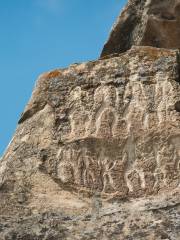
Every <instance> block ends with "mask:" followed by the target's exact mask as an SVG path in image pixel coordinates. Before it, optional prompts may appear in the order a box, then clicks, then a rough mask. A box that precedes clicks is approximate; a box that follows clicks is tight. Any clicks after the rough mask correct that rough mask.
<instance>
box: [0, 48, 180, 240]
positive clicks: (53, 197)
mask: <svg viewBox="0 0 180 240" xmlns="http://www.w3.org/2000/svg"><path fill="white" fill-rule="evenodd" d="M179 69H180V67H179V52H178V51H177V50H165V49H157V48H152V47H133V48H132V49H131V50H129V51H127V52H126V53H124V54H121V55H120V56H117V57H112V58H107V59H104V60H99V61H94V62H89V63H84V64H76V65H72V66H70V67H69V68H66V69H62V70H60V69H57V70H55V71H53V72H48V73H45V74H43V75H41V76H40V78H39V80H38V82H37V85H36V87H35V90H34V92H33V95H32V98H31V100H30V102H29V104H28V105H27V107H26V109H25V111H24V113H23V114H22V116H21V120H20V121H19V123H20V124H19V126H18V128H17V130H16V133H15V136H14V138H13V140H12V142H11V144H10V146H9V147H8V149H7V151H6V153H5V155H4V157H3V158H2V160H1V162H0V199H1V200H0V240H4V239H12V240H16V239H18V240H23V239H26V240H27V239H30V240H33V239H38V240H39V239H44V240H45V239H55V240H59V239H63V240H64V239H78V240H80V239H82V240H84V239H99V240H105V239H114V240H116V239H117V240H121V239H122V240H126V239H127V240H130V239H133V240H139V239H144V240H146V239H147V240H150V239H151V240H160V239H172V240H173V239H175V240H178V239H179V238H180V233H179V228H180V221H179V217H180V192H179V184H180V112H179V101H180V72H179Z"/></svg>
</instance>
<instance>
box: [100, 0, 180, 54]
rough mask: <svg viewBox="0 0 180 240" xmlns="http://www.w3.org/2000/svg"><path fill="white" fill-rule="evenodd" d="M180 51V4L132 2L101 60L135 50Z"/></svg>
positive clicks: (164, 0)
mask: <svg viewBox="0 0 180 240" xmlns="http://www.w3.org/2000/svg"><path fill="white" fill-rule="evenodd" d="M132 45H139V46H153V47H158V48H169V49H178V48H180V0H129V1H128V4H127V7H126V8H125V9H124V10H123V12H122V13H121V15H120V16H119V17H118V19H117V22H116V23H115V25H114V27H113V29H112V31H111V34H110V37H109V39H108V41H107V43H106V44H105V46H104V48H103V51H102V53H101V57H104V56H106V55H109V54H114V53H122V52H125V51H127V50H128V49H130V48H131V47H132Z"/></svg>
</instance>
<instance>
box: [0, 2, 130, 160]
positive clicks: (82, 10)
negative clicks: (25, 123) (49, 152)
mask: <svg viewBox="0 0 180 240" xmlns="http://www.w3.org/2000/svg"><path fill="white" fill-rule="evenodd" d="M125 2H126V0H111V1H109V0H90V1H88V0H0V48H1V51H0V71H1V76H0V91H1V93H0V113H1V116H0V156H1V155H2V153H3V151H4V150H5V148H6V147H7V145H8V143H9V141H10V139H11V137H12V135H13V133H14V131H15V129H16V126H17V121H18V118H19V116H20V114H21V112H22V111H23V109H24V107H25V105H26V104H27V102H28V100H29V98H30V96H31V93H32V89H33V86H34V84H35V81H36V79H37V77H38V75H39V74H41V73H42V72H45V71H49V70H51V69H54V68H61V67H65V66H68V65H69V64H71V63H75V62H83V61H88V60H93V59H96V58H98V56H99V54H100V51H101V49H102V46H103V44H104V42H105V40H106V39H107V37H108V34H109V32H110V29H111V27H112V24H113V23H114V21H115V19H116V17H117V16H118V15H119V12H120V10H121V8H122V7H123V6H124V5H125Z"/></svg>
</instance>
